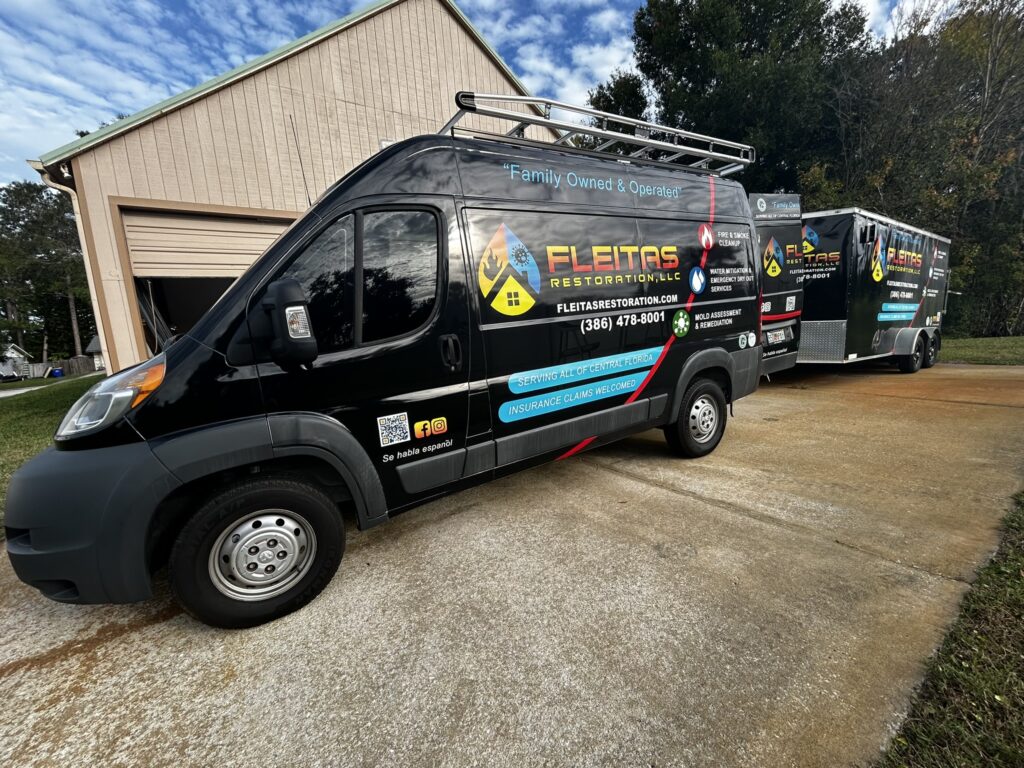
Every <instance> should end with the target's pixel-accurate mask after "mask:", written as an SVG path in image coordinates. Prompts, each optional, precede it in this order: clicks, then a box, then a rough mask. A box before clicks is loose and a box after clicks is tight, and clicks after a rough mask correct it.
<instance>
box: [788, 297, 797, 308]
mask: <svg viewBox="0 0 1024 768" xmlns="http://www.w3.org/2000/svg"><path fill="white" fill-rule="evenodd" d="M794 309H796V296H787V297H786V311H787V312H792V311H793V310H794Z"/></svg>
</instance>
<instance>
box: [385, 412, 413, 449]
mask: <svg viewBox="0 0 1024 768" xmlns="http://www.w3.org/2000/svg"><path fill="white" fill-rule="evenodd" d="M377 433H378V434H379V435H380V444H381V447H384V446H387V445H395V443H404V442H407V441H409V440H410V439H411V437H410V435H409V416H408V414H405V413H393V414H391V415H390V416H378V417H377Z"/></svg>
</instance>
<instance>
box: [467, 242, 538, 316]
mask: <svg viewBox="0 0 1024 768" xmlns="http://www.w3.org/2000/svg"><path fill="white" fill-rule="evenodd" d="M477 277H478V279H479V282H480V293H482V294H483V297H484V299H486V300H487V301H488V303H490V305H491V306H492V307H493V308H494V309H495V311H497V312H500V313H501V314H503V315H510V316H515V315H522V314H525V313H526V312H529V311H530V308H531V307H533V305H534V304H536V303H537V298H538V296H540V269H539V268H538V267H537V261H536V259H534V258H533V254H532V253H530V251H529V249H528V248H527V247H526V246H525V245H523V241H522V240H520V239H519V238H518V237H517V236H516V234H515V233H514V232H513V231H512V230H511V229H509V228H508V227H506V226H505V225H504V224H502V225H501V226H500V227H498V231H497V232H495V233H494V236H493V237H491V242H490V243H488V244H487V247H486V248H485V249H484V255H483V257H482V258H481V259H480V266H479V268H478V269H477Z"/></svg>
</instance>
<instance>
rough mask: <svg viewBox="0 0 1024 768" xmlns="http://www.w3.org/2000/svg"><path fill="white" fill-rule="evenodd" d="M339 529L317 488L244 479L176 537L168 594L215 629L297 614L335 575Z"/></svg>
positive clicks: (340, 550) (287, 480) (341, 549)
mask: <svg viewBox="0 0 1024 768" xmlns="http://www.w3.org/2000/svg"><path fill="white" fill-rule="evenodd" d="M344 551H345V527H344V524H343V522H342V519H341V514H340V513H339V512H338V510H337V508H336V507H335V505H334V504H333V503H332V502H331V500H330V499H329V498H328V497H327V496H326V495H325V494H324V493H323V492H322V491H321V490H320V489H319V488H317V487H315V486H313V485H310V484H308V483H306V482H304V481H302V480H298V479H292V478H266V479H260V480H248V481H245V482H241V483H238V484H236V485H233V486H231V487H229V488H227V489H225V490H224V491H221V492H220V493H218V494H216V495H214V496H213V497H211V498H210V499H209V501H207V502H206V503H205V504H204V505H203V506H202V507H201V508H200V509H199V511H198V512H196V514H195V515H194V516H193V517H192V518H191V519H189V521H188V522H187V523H186V524H185V526H184V528H182V530H181V533H180V534H178V538H177V540H176V541H175V542H174V547H173V548H172V550H171V558H170V563H169V571H170V582H171V589H172V591H173V592H174V595H175V597H177V599H178V602H180V603H181V605H182V607H184V608H185V610H186V611H188V612H189V613H190V614H191V615H192V616H194V617H195V618H197V619H199V620H200V621H202V622H205V623H206V624H211V625H213V626H215V627H225V628H242V627H252V626H256V625H257V624H262V623H264V622H267V621H271V620H272V619H276V618H278V617H280V616H284V615H285V614H287V613H291V612H292V611H295V610H298V609H299V608H301V607H302V606H304V605H306V603H308V602H310V601H311V600H312V599H313V598H314V597H316V596H317V595H318V594H319V593H320V592H321V590H323V588H324V587H325V586H327V583H328V582H329V581H330V580H331V577H332V576H334V573H335V571H337V570H338V565H339V564H340V563H341V557H342V555H343V554H344Z"/></svg>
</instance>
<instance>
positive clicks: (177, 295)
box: [135, 277, 235, 354]
mask: <svg viewBox="0 0 1024 768" xmlns="http://www.w3.org/2000/svg"><path fill="white" fill-rule="evenodd" d="M233 282H235V280H234V278H232V277H137V278H135V290H136V292H137V294H138V297H139V310H140V311H141V314H142V325H143V330H144V331H145V334H146V345H147V346H148V347H149V350H150V354H156V353H157V352H159V351H160V350H161V349H163V347H164V345H166V344H167V343H168V342H169V341H170V340H172V339H174V338H175V337H176V336H180V335H181V334H183V333H188V331H189V329H191V328H192V326H193V325H195V324H196V322H197V321H198V320H199V318H200V317H202V316H203V314H204V313H205V312H206V310H208V309H209V308H210V307H212V306H213V304H214V302H216V301H217V299H219V298H220V297H221V295H222V294H223V293H224V291H226V290H227V289H228V287H229V286H230V285H231V284H232V283H233Z"/></svg>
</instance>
